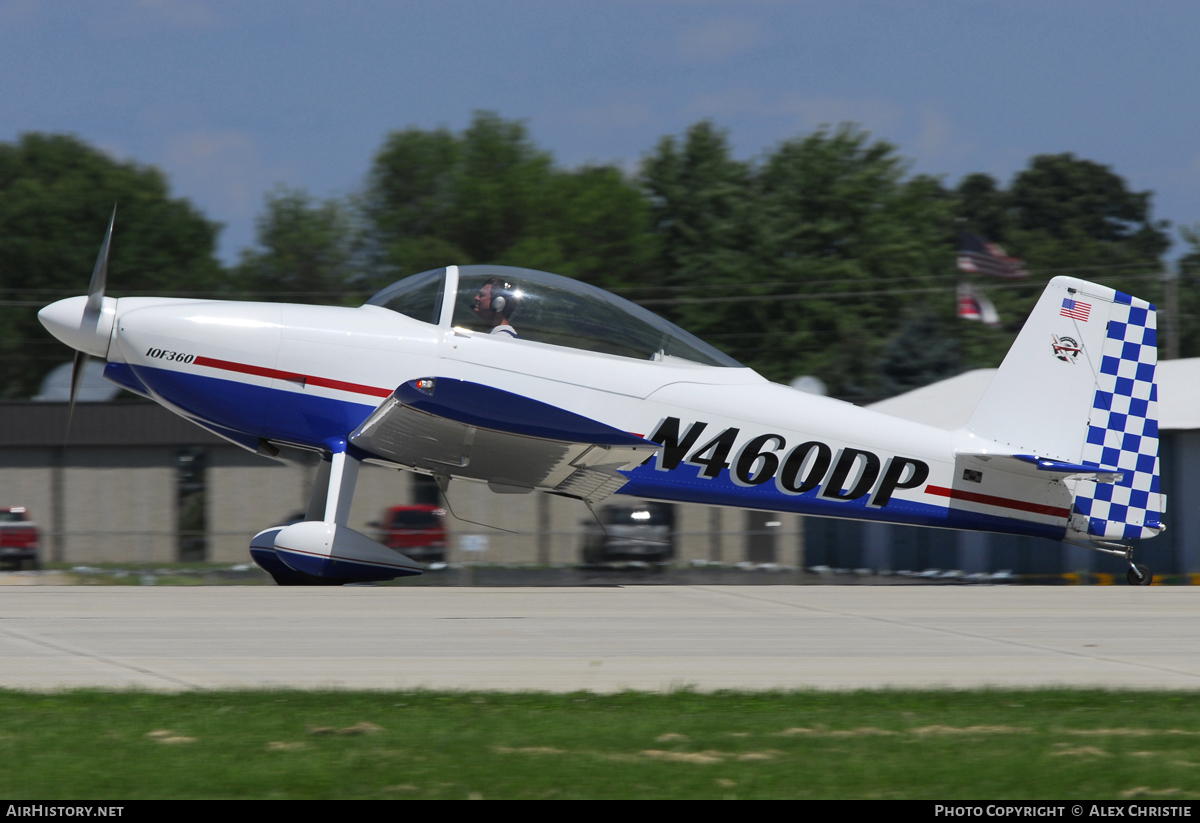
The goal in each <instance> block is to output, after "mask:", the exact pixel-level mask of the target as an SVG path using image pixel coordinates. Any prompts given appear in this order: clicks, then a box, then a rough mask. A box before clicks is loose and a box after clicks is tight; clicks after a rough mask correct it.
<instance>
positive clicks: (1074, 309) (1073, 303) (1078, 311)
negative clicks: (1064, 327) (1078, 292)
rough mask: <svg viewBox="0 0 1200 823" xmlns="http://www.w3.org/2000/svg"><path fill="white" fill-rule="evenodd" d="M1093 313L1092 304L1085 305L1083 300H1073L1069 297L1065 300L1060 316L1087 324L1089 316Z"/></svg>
mask: <svg viewBox="0 0 1200 823" xmlns="http://www.w3.org/2000/svg"><path fill="white" fill-rule="evenodd" d="M1091 312H1092V304H1091V303H1084V302H1083V301H1082V300H1072V299H1071V298H1069V297H1064V298H1063V304H1062V309H1060V310H1059V312H1058V313H1059V314H1060V315H1061V316H1063V317H1070V318H1072V319H1074V320H1082V321H1084V322H1085V323H1086V322H1087V319H1088V315H1089V314H1091Z"/></svg>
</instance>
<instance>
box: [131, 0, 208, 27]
mask: <svg viewBox="0 0 1200 823" xmlns="http://www.w3.org/2000/svg"><path fill="white" fill-rule="evenodd" d="M131 11H133V12H134V14H136V15H138V16H141V17H147V18H150V19H151V20H155V21H159V22H163V23H166V24H167V25H169V26H171V27H172V28H176V29H196V28H201V29H207V28H212V27H213V26H216V25H217V24H218V23H220V22H221V18H220V16H219V15H218V14H217V13H216V12H215V11H214V10H213V8H212V7H211V6H210V5H209V4H208V3H205V2H202V0H136V2H135V3H134V5H133V9H131Z"/></svg>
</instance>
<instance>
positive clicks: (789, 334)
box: [748, 125, 954, 396]
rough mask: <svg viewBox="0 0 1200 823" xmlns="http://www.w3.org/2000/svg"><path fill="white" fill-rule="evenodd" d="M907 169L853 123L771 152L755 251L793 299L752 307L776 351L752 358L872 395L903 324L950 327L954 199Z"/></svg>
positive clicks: (778, 370) (775, 369) (785, 372)
mask: <svg viewBox="0 0 1200 823" xmlns="http://www.w3.org/2000/svg"><path fill="white" fill-rule="evenodd" d="M906 172H907V163H906V162H905V161H904V160H903V159H902V158H900V157H899V156H898V155H897V154H896V148H895V146H893V145H891V144H890V143H887V142H885V141H881V140H876V141H872V140H871V139H870V135H869V134H868V133H867V132H864V131H862V130H860V129H858V128H856V127H854V126H850V125H844V126H842V127H839V128H838V129H836V130H833V131H830V130H828V129H819V130H817V131H816V132H814V133H812V134H811V135H808V136H807V137H803V138H797V139H794V140H790V141H786V142H784V143H783V144H781V145H780V146H779V147H778V148H777V149H776V150H775V151H774V152H773V153H772V154H770V155H769V156H768V157H767V158H766V161H765V163H764V164H763V167H762V170H761V172H760V173H759V176H758V192H759V195H758V208H757V214H758V219H757V220H756V221H755V222H756V224H757V225H758V227H759V229H760V239H759V254H760V258H761V261H762V267H763V269H765V270H769V271H771V272H772V276H773V278H775V279H777V280H778V281H780V282H781V283H786V284H788V285H787V287H786V291H787V292H790V294H784V295H781V296H780V299H779V300H778V301H777V302H776V301H765V302H761V303H758V304H756V308H757V311H756V313H755V315H754V316H753V321H752V322H751V323H749V324H748V325H749V326H750V327H752V328H759V329H771V330H772V331H773V332H774V333H775V334H776V337H775V338H774V339H773V341H774V342H775V343H776V347H775V349H774V350H771V349H770V348H768V349H767V350H766V351H763V352H761V353H760V354H759V355H758V356H757V357H755V358H753V360H752V362H754V363H755V365H756V366H758V368H760V369H761V370H762V371H763V372H764V373H765V374H767V375H768V376H770V377H772V378H774V379H777V380H781V381H783V380H786V379H790V378H791V377H794V376H795V375H797V374H815V375H817V376H819V377H820V378H821V379H822V380H824V381H825V382H826V384H827V385H828V386H830V389H831V391H832V392H833V393H834V394H837V395H840V396H863V395H865V396H876V395H880V394H882V393H885V392H884V390H883V389H882V388H881V385H880V379H881V377H880V374H879V371H878V367H879V366H878V364H879V363H880V362H881V361H880V357H881V352H882V350H883V349H884V348H885V347H886V346H887V345H888V342H889V340H890V339H891V338H892V337H893V336H894V335H896V334H898V333H900V331H901V330H902V329H903V328H904V327H905V324H906V323H908V324H910V325H911V321H913V320H914V319H915V318H918V317H919V318H922V321H923V322H922V323H921V324H918V325H917V326H916V327H915V328H918V329H928V330H930V331H936V332H938V334H940V335H941V336H945V334H946V333H948V331H949V326H950V324H951V323H952V322H953V320H952V318H953V282H952V281H951V280H949V279H948V278H947V273H948V272H949V271H950V268H951V266H952V257H951V248H950V243H949V238H950V227H951V213H950V203H949V200H948V198H947V197H946V195H945V192H944V191H943V190H942V187H941V185H940V183H938V181H936V180H934V179H932V178H929V177H924V176H918V177H913V178H907V177H906ZM777 291H778V290H777ZM935 319H936V320H937V321H938V322H935ZM910 336H911V333H910ZM748 359H749V358H748ZM953 371H954V364H950V365H947V366H946V367H945V368H944V369H943V371H942V372H940V373H938V376H946V374H947V373H949V374H952V373H953Z"/></svg>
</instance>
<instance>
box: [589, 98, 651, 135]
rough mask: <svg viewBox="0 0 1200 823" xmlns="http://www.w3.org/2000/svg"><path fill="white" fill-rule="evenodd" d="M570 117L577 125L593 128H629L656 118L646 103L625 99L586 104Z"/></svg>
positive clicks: (642, 124)
mask: <svg viewBox="0 0 1200 823" xmlns="http://www.w3.org/2000/svg"><path fill="white" fill-rule="evenodd" d="M568 118H569V119H570V120H571V121H572V122H574V123H575V124H576V125H579V126H585V127H587V128H591V129H629V128H636V127H638V126H644V125H646V124H648V123H651V122H653V121H654V120H655V117H654V114H653V112H651V110H650V106H649V105H647V104H646V103H636V102H624V101H617V102H614V103H606V104H601V105H597V106H584V107H581V108H578V109H575V110H574V111H572V112H570V113H569V114H568Z"/></svg>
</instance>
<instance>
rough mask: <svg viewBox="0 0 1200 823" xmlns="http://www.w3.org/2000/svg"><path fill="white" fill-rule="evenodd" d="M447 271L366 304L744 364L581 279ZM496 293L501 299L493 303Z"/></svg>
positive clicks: (607, 346)
mask: <svg viewBox="0 0 1200 823" xmlns="http://www.w3.org/2000/svg"><path fill="white" fill-rule="evenodd" d="M452 268H453V267H452ZM451 274H452V271H451V270H450V269H444V268H443V269H434V270H432V271H427V272H422V273H420V274H414V275H413V276H411V277H407V278H405V279H404V280H400V281H398V282H396V283H393V284H392V285H390V286H388V287H387V288H385V289H383V290H382V291H380V292H379V293H378V294H376V295H375V296H374V297H372V298H371V299H370V300H368V301H367V305H369V306H382V307H384V308H387V309H391V310H392V311H395V312H399V313H400V314H404V315H407V316H409V317H412V318H415V319H417V320H421V321H423V322H425V323H432V324H434V325H439V324H448V325H452V326H455V327H458V328H464V329H469V330H471V331H475V332H480V333H483V334H487V333H489V332H493V330H495V329H496V328H497V326H500V325H504V326H506V327H507V328H508V330H509V334H503V335H497V336H503V337H505V338H506V339H512V338H511V337H510V334H511V335H515V339H516V340H518V341H532V342H534V343H543V344H546V345H551V346H564V347H566V348H572V349H580V350H583V351H590V352H598V353H600V354H609V355H615V356H617V357H629V358H634V359H637V360H661V361H667V360H676V359H678V360H684V361H688V362H690V363H696V364H699V365H704V366H723V367H726V368H742V365H741V364H740V363H738V362H737V361H736V360H734V359H733V358H732V357H730V356H729V355H727V354H724V353H723V352H721V351H719V350H717V349H715V348H713V347H712V346H710V345H708V344H707V343H705V342H704V341H702V340H700V339H699V338H697V337H695V336H693V335H691V334H688V333H687V332H685V331H684V330H683V329H681V328H679V327H678V326H676V325H675V324H674V323H669V322H667V321H666V320H663V319H662V318H661V317H659V316H658V315H656V314H654V313H652V312H649V311H647V310H646V309H643V308H642V307H641V306H638V305H636V304H634V303H631V302H629V301H628V300H625V299H623V298H620V297H617V296H616V295H615V294H610V293H609V292H606V291H604V290H603V289H598V288H596V287H595V286H590V285H588V284H587V283H582V282H580V281H578V280H572V279H570V278H568V277H562V276H560V275H557V274H550V273H549V272H544V271H535V270H533V269H520V268H513V267H510V266H459V267H457V277H451V276H450V275H451ZM448 281H456V282H448ZM448 286H449V287H450V288H453V289H455V292H456V293H455V296H454V303H453V309H452V310H451V311H450V313H449V317H442V316H441V315H442V306H443V303H444V299H443V298H444V295H445V291H446V288H447V287H448ZM497 297H499V298H501V299H498V300H495V302H494V303H493V302H492V301H493V300H494V299H495V298H497ZM493 306H495V307H499V308H500V311H493V310H492V308H493Z"/></svg>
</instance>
